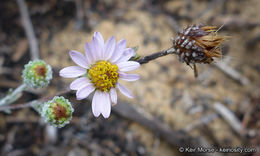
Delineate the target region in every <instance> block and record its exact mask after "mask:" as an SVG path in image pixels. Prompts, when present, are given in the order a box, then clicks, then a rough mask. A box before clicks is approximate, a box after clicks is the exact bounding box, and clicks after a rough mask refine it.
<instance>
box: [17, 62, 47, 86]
mask: <svg viewBox="0 0 260 156" xmlns="http://www.w3.org/2000/svg"><path fill="white" fill-rule="evenodd" d="M22 77H23V81H24V83H25V84H26V85H28V86H30V87H33V88H43V87H45V86H47V85H48V84H49V83H50V80H51V79H52V69H51V66H50V65H47V64H46V63H45V62H44V61H42V60H35V61H30V62H29V63H28V64H26V65H25V66H24V70H23V75H22Z"/></svg>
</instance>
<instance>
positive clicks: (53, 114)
mask: <svg viewBox="0 0 260 156" xmlns="http://www.w3.org/2000/svg"><path fill="white" fill-rule="evenodd" d="M40 110H41V116H42V117H43V118H44V119H45V121H46V122H47V123H49V124H51V125H53V126H55V127H58V128H61V127H64V126H65V125H66V124H68V123H69V122H70V120H71V118H72V113H73V111H74V109H73V108H72V106H71V103H70V102H69V100H67V99H65V98H64V97H62V96H55V97H54V98H53V99H52V100H50V101H48V102H45V103H44V104H43V106H42V108H41V109H40Z"/></svg>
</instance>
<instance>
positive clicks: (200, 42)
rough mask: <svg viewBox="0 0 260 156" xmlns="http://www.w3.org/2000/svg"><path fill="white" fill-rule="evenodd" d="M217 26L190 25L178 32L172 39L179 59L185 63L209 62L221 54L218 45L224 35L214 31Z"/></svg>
mask: <svg viewBox="0 0 260 156" xmlns="http://www.w3.org/2000/svg"><path fill="white" fill-rule="evenodd" d="M216 29H217V27H215V26H204V25H202V24H197V25H192V26H189V27H187V28H186V29H184V30H183V32H180V33H178V36H177V38H176V40H174V41H173V44H174V46H173V47H174V49H175V52H176V53H177V54H178V55H179V60H180V61H181V62H185V63H186V64H188V65H189V64H190V63H192V64H195V63H211V62H213V61H214V58H220V57H221V56H222V54H221V51H220V45H221V44H222V42H223V41H224V39H225V37H223V36H219V35H217V33H216Z"/></svg>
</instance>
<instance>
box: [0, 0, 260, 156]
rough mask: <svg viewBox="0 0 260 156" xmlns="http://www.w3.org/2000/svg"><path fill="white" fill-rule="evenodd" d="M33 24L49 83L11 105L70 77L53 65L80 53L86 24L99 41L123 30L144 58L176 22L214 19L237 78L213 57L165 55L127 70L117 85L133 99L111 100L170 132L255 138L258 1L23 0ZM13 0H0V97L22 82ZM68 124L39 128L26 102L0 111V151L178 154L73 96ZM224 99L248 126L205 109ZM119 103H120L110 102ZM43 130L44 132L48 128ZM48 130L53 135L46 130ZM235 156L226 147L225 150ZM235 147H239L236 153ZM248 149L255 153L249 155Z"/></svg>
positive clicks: (244, 143)
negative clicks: (197, 60)
mask: <svg viewBox="0 0 260 156" xmlns="http://www.w3.org/2000/svg"><path fill="white" fill-rule="evenodd" d="M26 4H27V6H28V10H29V13H30V18H31V21H32V25H33V28H34V31H35V34H36V37H37V39H38V42H39V48H40V58H41V59H43V60H44V61H46V62H47V63H49V64H50V65H51V66H52V67H53V69H54V75H53V76H54V79H53V80H52V82H51V84H50V86H49V87H48V88H45V89H40V90H36V91H35V90H29V91H26V92H25V93H24V96H23V98H20V99H19V100H18V101H17V102H16V103H24V102H28V101H31V100H33V99H37V98H40V97H43V96H46V95H55V93H57V92H58V91H61V90H62V89H64V87H66V86H68V84H69V83H70V82H71V81H72V79H64V78H61V77H59V76H58V71H59V70H60V69H61V68H64V67H66V66H69V65H73V62H72V61H71V59H70V58H69V54H68V52H69V50H72V49H73V50H77V51H80V52H84V45H85V43H86V42H90V41H91V37H92V35H93V33H94V32H95V31H99V32H101V34H102V35H103V37H104V38H105V39H108V38H109V37H110V36H115V37H116V39H117V41H118V40H120V39H122V38H125V39H126V40H127V46H128V47H135V46H138V47H139V49H138V54H140V55H141V56H146V55H149V54H152V53H154V52H158V51H160V50H164V49H167V48H170V47H171V46H172V42H171V40H170V38H171V37H172V36H173V37H176V34H177V31H178V30H181V29H182V28H184V27H186V26H188V25H192V24H194V23H195V24H196V23H204V24H207V25H216V26H218V27H221V26H223V27H221V29H220V30H219V31H218V33H219V34H220V35H225V36H228V39H227V41H226V42H225V43H224V44H223V47H222V51H223V58H222V59H221V60H218V61H217V63H215V64H218V63H223V62H224V63H225V65H227V66H228V67H230V68H232V69H234V70H235V71H236V72H237V73H239V74H240V76H241V77H243V78H245V79H246V82H245V83H243V82H242V83H241V81H240V80H236V79H234V78H232V77H230V76H229V75H228V74H225V73H224V72H223V70H220V68H218V66H217V65H215V64H213V65H205V64H203V65H199V66H198V69H199V77H198V78H194V76H193V70H192V69H191V68H190V67H189V66H187V65H185V64H182V63H180V62H179V61H178V58H177V56H175V55H170V56H169V55H168V56H166V57H162V58H159V59H157V60H154V61H151V62H150V63H148V64H144V65H142V66H141V68H139V69H138V70H137V71H136V72H137V73H138V74H140V75H141V79H140V80H139V81H137V82H127V83H124V82H122V83H123V84H124V85H126V86H127V87H128V88H129V89H131V90H132V91H133V93H134V95H135V98H134V99H127V98H125V97H124V96H122V95H120V96H119V98H120V99H122V100H124V101H127V102H129V103H131V105H133V106H134V107H139V108H141V109H143V110H145V111H146V112H148V113H149V114H151V115H152V116H153V117H155V118H156V119H158V120H159V121H161V122H162V123H164V124H167V125H168V126H170V128H171V129H172V130H174V131H185V130H186V132H187V133H188V134H189V135H191V136H194V137H203V138H205V139H206V140H207V141H208V142H209V144H211V145H212V146H214V147H237V146H241V147H255V148H258V151H259V150H260V149H259V143H260V142H259V140H260V130H259V129H260V120H259V119H260V116H259V113H260V89H259V86H260V52H259V50H260V44H259V43H260V12H259V9H260V2H259V1H258V0H247V1H244V0H172V1H170V0H160V1H159V0H151V1H149V0H86V1H84V0H46V1H33V0H26ZM20 17H21V15H20V12H19V9H18V5H17V3H16V1H9V0H1V2H0V97H3V96H4V95H5V94H7V92H8V89H9V88H15V87H17V86H18V85H19V84H20V83H21V82H22V78H21V72H22V69H23V66H24V64H26V63H27V62H28V61H29V60H30V52H29V45H28V42H29V41H28V39H27V37H26V35H25V32H24V29H23V25H22V23H21V18H20ZM66 97H67V98H69V99H70V101H71V102H72V103H73V104H74V108H75V113H74V115H73V116H74V117H73V120H72V122H71V124H69V125H67V126H65V127H64V128H61V129H58V130H57V129H55V128H51V127H49V126H47V125H46V124H45V123H44V122H43V121H42V119H41V117H40V116H39V115H38V114H37V113H36V112H35V111H34V110H33V109H29V108H25V109H20V110H15V111H12V113H11V114H7V113H4V112H1V113H0V154H1V155H4V156H5V155H6V156H16V155H19V156H20V155H21V156H22V155H23V156H28V155H41V156H45V155H48V156H49V155H55V156H59V155H68V156H83V155H122V156H124V155H131V156H135V155H154V156H157V155H163V156H164V155H165V156H167V155H180V153H179V152H178V148H176V147H173V146H172V145H171V144H169V143H168V142H167V141H165V140H164V139H162V138H160V137H159V135H158V134H156V133H153V132H152V131H151V130H149V128H145V127H144V126H142V125H141V124H137V123H136V122H134V121H131V120H128V119H127V118H123V117H121V116H120V115H119V114H116V113H114V112H113V110H112V115H111V117H110V118H109V119H103V118H101V117H100V118H98V119H96V118H94V117H93V115H92V112H91V104H90V103H89V102H88V101H87V100H82V101H77V100H75V94H73V93H71V94H67V95H66ZM216 102H219V103H221V104H222V105H224V106H225V107H226V108H227V109H228V110H230V111H231V112H232V113H233V115H235V116H236V117H237V119H238V120H239V122H241V124H242V126H243V129H245V130H246V131H247V132H248V133H243V132H241V133H238V132H236V131H234V129H232V123H229V122H227V121H226V120H225V119H224V118H223V116H221V115H219V112H216V110H215V109H214V108H213V105H214V104H216ZM118 105H120V103H119V104H118ZM215 113H217V116H215V117H214V118H213V119H212V120H210V121H209V122H207V123H205V124H199V126H197V127H193V128H190V127H189V126H191V125H192V124H194V123H195V122H197V121H201V119H203V118H204V117H206V116H210V115H212V114H213V115H214V114H215ZM50 131H51V132H50ZM50 134H53V136H50ZM220 155H223V153H220ZM226 155H234V153H226ZM237 155H239V154H237ZM248 155H257V153H254V154H248Z"/></svg>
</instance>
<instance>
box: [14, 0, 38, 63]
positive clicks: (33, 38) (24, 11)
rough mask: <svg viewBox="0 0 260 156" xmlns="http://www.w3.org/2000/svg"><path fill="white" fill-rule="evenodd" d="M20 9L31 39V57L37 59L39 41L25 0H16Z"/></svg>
mask: <svg viewBox="0 0 260 156" xmlns="http://www.w3.org/2000/svg"><path fill="white" fill-rule="evenodd" d="M16 2H17V4H18V6H19V10H20V13H21V18H22V23H23V27H24V30H25V33H26V36H27V38H28V40H29V46H30V52H31V59H32V60H36V59H38V58H39V47H38V41H37V38H36V36H35V33H34V29H33V26H32V22H31V19H30V16H29V12H28V8H27V6H26V3H25V2H24V0H16Z"/></svg>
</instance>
